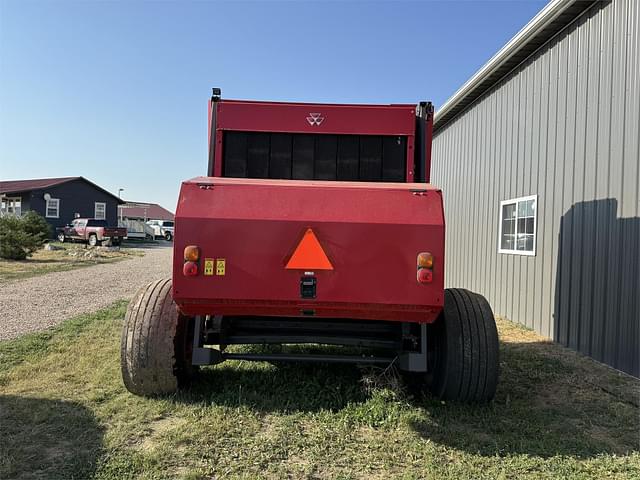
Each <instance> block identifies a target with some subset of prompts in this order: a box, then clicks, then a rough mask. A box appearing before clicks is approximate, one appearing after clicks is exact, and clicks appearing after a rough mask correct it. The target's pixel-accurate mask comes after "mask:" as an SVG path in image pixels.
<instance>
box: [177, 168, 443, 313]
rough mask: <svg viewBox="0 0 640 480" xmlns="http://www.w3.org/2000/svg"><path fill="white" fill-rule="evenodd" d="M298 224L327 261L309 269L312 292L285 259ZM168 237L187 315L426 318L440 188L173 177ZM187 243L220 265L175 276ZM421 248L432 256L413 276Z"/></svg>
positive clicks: (436, 297)
mask: <svg viewBox="0 0 640 480" xmlns="http://www.w3.org/2000/svg"><path fill="white" fill-rule="evenodd" d="M308 228H312V229H313V231H314V233H315V234H316V236H317V237H318V240H319V241H320V243H321V244H322V247H323V249H324V250H325V252H326V254H327V256H328V258H329V259H330V261H331V263H332V265H333V267H334V270H324V271H316V272H314V275H315V277H316V278H317V296H316V298H315V299H304V300H303V299H301V298H300V280H301V277H302V276H303V275H304V274H305V272H303V271H297V270H287V269H286V268H285V266H286V264H287V261H288V259H289V258H290V256H291V255H292V253H293V251H294V250H295V248H296V246H297V245H298V244H299V242H300V239H301V238H302V236H303V235H304V232H305V231H306V230H307V229H308ZM174 242H175V247H174V248H175V252H176V253H177V254H175V255H174V269H173V270H174V283H173V288H174V291H173V295H174V299H175V301H176V302H177V304H178V305H179V307H180V308H181V309H182V310H183V311H184V312H185V313H186V314H189V315H196V314H222V315H225V314H226V315H230V314H236V315H237V314H248V315H285V316H287V315H288V316H299V315H301V314H302V313H303V310H305V311H307V313H308V312H309V311H313V312H314V314H315V315H316V316H324V317H351V318H371V319H387V320H403V321H414V322H431V321H434V320H435V318H436V317H437V315H438V313H439V312H440V311H441V309H442V305H443V297H444V296H443V293H444V271H443V267H444V218H443V210H442V196H441V193H440V191H439V190H437V189H436V188H435V187H432V186H430V185H427V184H410V183H365V182H353V183H349V182H322V181H293V180H288V181H278V180H247V179H229V178H212V177H201V178H196V179H193V180H190V181H187V182H184V183H183V185H182V189H181V192H180V199H179V202H178V209H177V213H176V230H175V240H174ZM188 244H191V245H198V246H199V247H200V248H201V252H202V258H203V259H204V258H209V259H215V260H218V259H224V261H225V263H226V268H225V274H224V275H211V276H204V275H198V276H196V277H185V276H183V275H182V267H183V260H182V254H181V253H180V252H182V250H183V249H184V247H185V246H186V245H188ZM424 251H428V252H431V253H432V254H433V255H434V256H435V259H436V267H435V268H434V271H433V281H432V282H431V283H428V284H420V283H418V282H417V279H416V258H417V254H418V253H419V252H424ZM202 270H203V269H202V268H201V271H202Z"/></svg>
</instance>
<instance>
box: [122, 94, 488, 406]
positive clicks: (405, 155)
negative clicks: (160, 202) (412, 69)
mask: <svg viewBox="0 0 640 480" xmlns="http://www.w3.org/2000/svg"><path fill="white" fill-rule="evenodd" d="M432 122H433V108H432V106H431V104H430V103H428V102H422V103H420V104H418V105H333V104H307V103H274V102H255V101H238V100H226V99H221V97H220V92H219V90H218V89H214V91H213V96H212V97H211V100H210V104H209V163H208V171H207V176H203V177H198V178H194V179H191V180H187V181H185V182H183V183H182V187H181V190H180V196H179V200H178V206H177V211H176V215H175V237H174V252H173V275H172V278H171V279H165V280H159V281H157V282H154V283H151V284H149V285H147V286H145V287H143V288H141V289H140V290H139V292H138V293H137V294H136V296H135V298H134V300H133V301H132V302H131V303H130V305H129V308H128V310H127V314H126V319H125V326H124V330H123V334H122V348H121V361H122V375H123V379H124V383H125V385H126V387H127V388H128V389H129V391H131V392H133V393H135V394H140V395H155V394H163V393H169V392H173V391H175V390H176V389H178V388H181V387H183V386H186V385H188V384H189V383H190V382H191V381H192V378H193V374H194V372H195V370H196V369H197V368H198V367H199V366H202V365H213V364H217V363H220V362H223V361H225V360H255V361H271V362H280V361H305V362H325V363H330V362H340V363H352V364H376V365H383V366H384V365H390V364H394V365H395V366H396V367H397V368H398V369H399V370H400V371H401V372H404V373H406V377H407V379H409V380H411V381H412V382H417V384H418V385H419V386H420V387H423V388H424V389H429V390H430V391H431V392H432V393H433V394H434V395H436V396H437V397H439V398H442V399H447V400H458V401H464V402H486V401H489V400H491V399H492V398H493V396H494V393H495V390H496V385H497V381H498V335H497V331H496V325H495V320H494V317H493V313H492V311H491V307H490V306H489V304H488V303H487V301H486V300H485V299H484V297H482V296H480V295H478V294H475V293H472V292H469V291H468V290H464V289H445V288H444V275H445V272H444V265H445V262H444V254H445V252H444V245H445V242H444V238H445V237H444V235H445V221H444V210H443V201H442V192H441V191H440V190H439V189H438V188H437V187H435V186H433V185H431V184H430V183H429V180H430V178H429V177H430V167H431V137H432V134H431V132H432ZM252 344H253V345H255V344H260V345H271V344H275V345H282V346H283V347H282V349H279V350H278V351H277V353H271V351H270V350H268V349H267V350H263V351H269V353H256V350H255V349H246V348H244V349H243V348H242V347H235V348H233V349H228V348H227V347H228V346H230V345H252ZM295 344H321V345H338V346H344V347H345V348H344V352H343V354H331V355H329V354H327V355H322V354H314V355H311V354H300V353H294V352H291V351H288V352H287V347H288V346H289V345H295ZM229 350H231V351H229ZM289 350H290V349H289ZM333 351H334V350H332V352H333Z"/></svg>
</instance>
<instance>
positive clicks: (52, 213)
mask: <svg viewBox="0 0 640 480" xmlns="http://www.w3.org/2000/svg"><path fill="white" fill-rule="evenodd" d="M46 202H47V205H46V208H45V210H46V211H45V217H47V218H59V217H60V199H59V198H50V199H49V200H47V201H46Z"/></svg>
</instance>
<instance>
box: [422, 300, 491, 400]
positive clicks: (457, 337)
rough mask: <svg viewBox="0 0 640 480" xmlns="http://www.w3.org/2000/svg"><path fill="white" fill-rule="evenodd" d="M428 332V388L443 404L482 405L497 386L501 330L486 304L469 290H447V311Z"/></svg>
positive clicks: (445, 304) (485, 301)
mask: <svg viewBox="0 0 640 480" xmlns="http://www.w3.org/2000/svg"><path fill="white" fill-rule="evenodd" d="M430 330H431V331H430V332H428V334H427V338H429V336H431V342H430V343H431V348H432V355H430V358H429V360H428V362H430V363H431V365H429V370H431V372H430V375H429V376H428V378H429V382H428V386H429V388H430V390H431V392H432V393H433V394H434V395H435V396H437V397H439V398H441V399H442V400H456V401H461V402H469V403H483V402H488V401H490V400H491V399H493V396H494V395H495V392H496V387H497V385H498V370H499V364H498V355H499V343H498V330H497V328H496V322H495V319H494V317H493V312H492V311H491V307H490V306H489V303H488V302H487V300H486V299H485V298H484V297H483V296H482V295H478V294H477V293H473V292H470V291H468V290H464V289H459V288H451V289H446V290H445V297H444V310H443V312H442V314H441V316H440V318H438V320H436V322H435V323H434V324H433V328H431V329H430Z"/></svg>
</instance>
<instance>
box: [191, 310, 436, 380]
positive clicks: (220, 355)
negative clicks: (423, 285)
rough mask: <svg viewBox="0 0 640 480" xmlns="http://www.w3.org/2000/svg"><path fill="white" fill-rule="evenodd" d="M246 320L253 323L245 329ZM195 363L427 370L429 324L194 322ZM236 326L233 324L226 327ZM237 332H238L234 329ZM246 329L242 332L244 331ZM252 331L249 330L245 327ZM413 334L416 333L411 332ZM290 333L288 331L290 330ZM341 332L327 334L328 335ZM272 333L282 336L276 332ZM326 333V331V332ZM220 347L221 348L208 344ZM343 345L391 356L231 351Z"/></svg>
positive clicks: (216, 318)
mask: <svg viewBox="0 0 640 480" xmlns="http://www.w3.org/2000/svg"><path fill="white" fill-rule="evenodd" d="M238 320H240V322H242V321H244V322H246V324H247V326H249V325H250V327H251V328H249V330H254V331H255V332H254V333H250V332H246V331H242V325H237V323H238ZM194 322H195V323H194V325H195V328H194V338H193V353H192V363H193V365H199V366H201V365H215V364H217V363H221V362H223V361H225V360H245V361H268V362H278V361H281V362H307V363H350V364H359V365H391V364H397V365H398V367H399V368H400V369H402V370H405V371H410V372H426V371H427V353H428V350H427V324H426V323H422V324H413V323H407V322H403V323H400V322H394V321H387V322H385V321H381V320H370V321H363V320H351V319H313V318H301V319H298V318H295V317H286V318H278V317H275V318H274V317H253V318H251V317H250V318H240V319H238V318H237V317H236V318H233V317H232V318H228V317H227V318H225V317H223V316H222V315H216V316H213V317H210V316H196V317H195V318H194ZM225 322H227V323H232V324H233V326H229V325H224V323H225ZM232 329H233V330H232ZM238 330H240V332H238ZM245 330H246V328H245ZM411 330H413V331H411ZM283 331H284V332H286V333H284V332H283ZM327 331H328V332H336V331H338V332H339V334H337V335H336V334H327V333H326V332H327ZM271 332H277V333H276V334H273V333H271ZM322 332H325V333H324V334H322ZM207 344H208V345H219V346H220V349H219V350H218V349H214V348H208V347H206V346H205V345H207ZM283 344H287V345H295V344H298V345H304V344H321V345H339V346H346V347H358V348H363V349H367V350H376V351H385V352H386V353H387V354H388V355H386V356H382V355H379V354H371V353H364V354H359V355H354V354H351V355H336V354H332V355H313V354H286V353H236V352H234V353H228V352H226V351H225V349H226V347H227V346H228V345H283Z"/></svg>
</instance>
